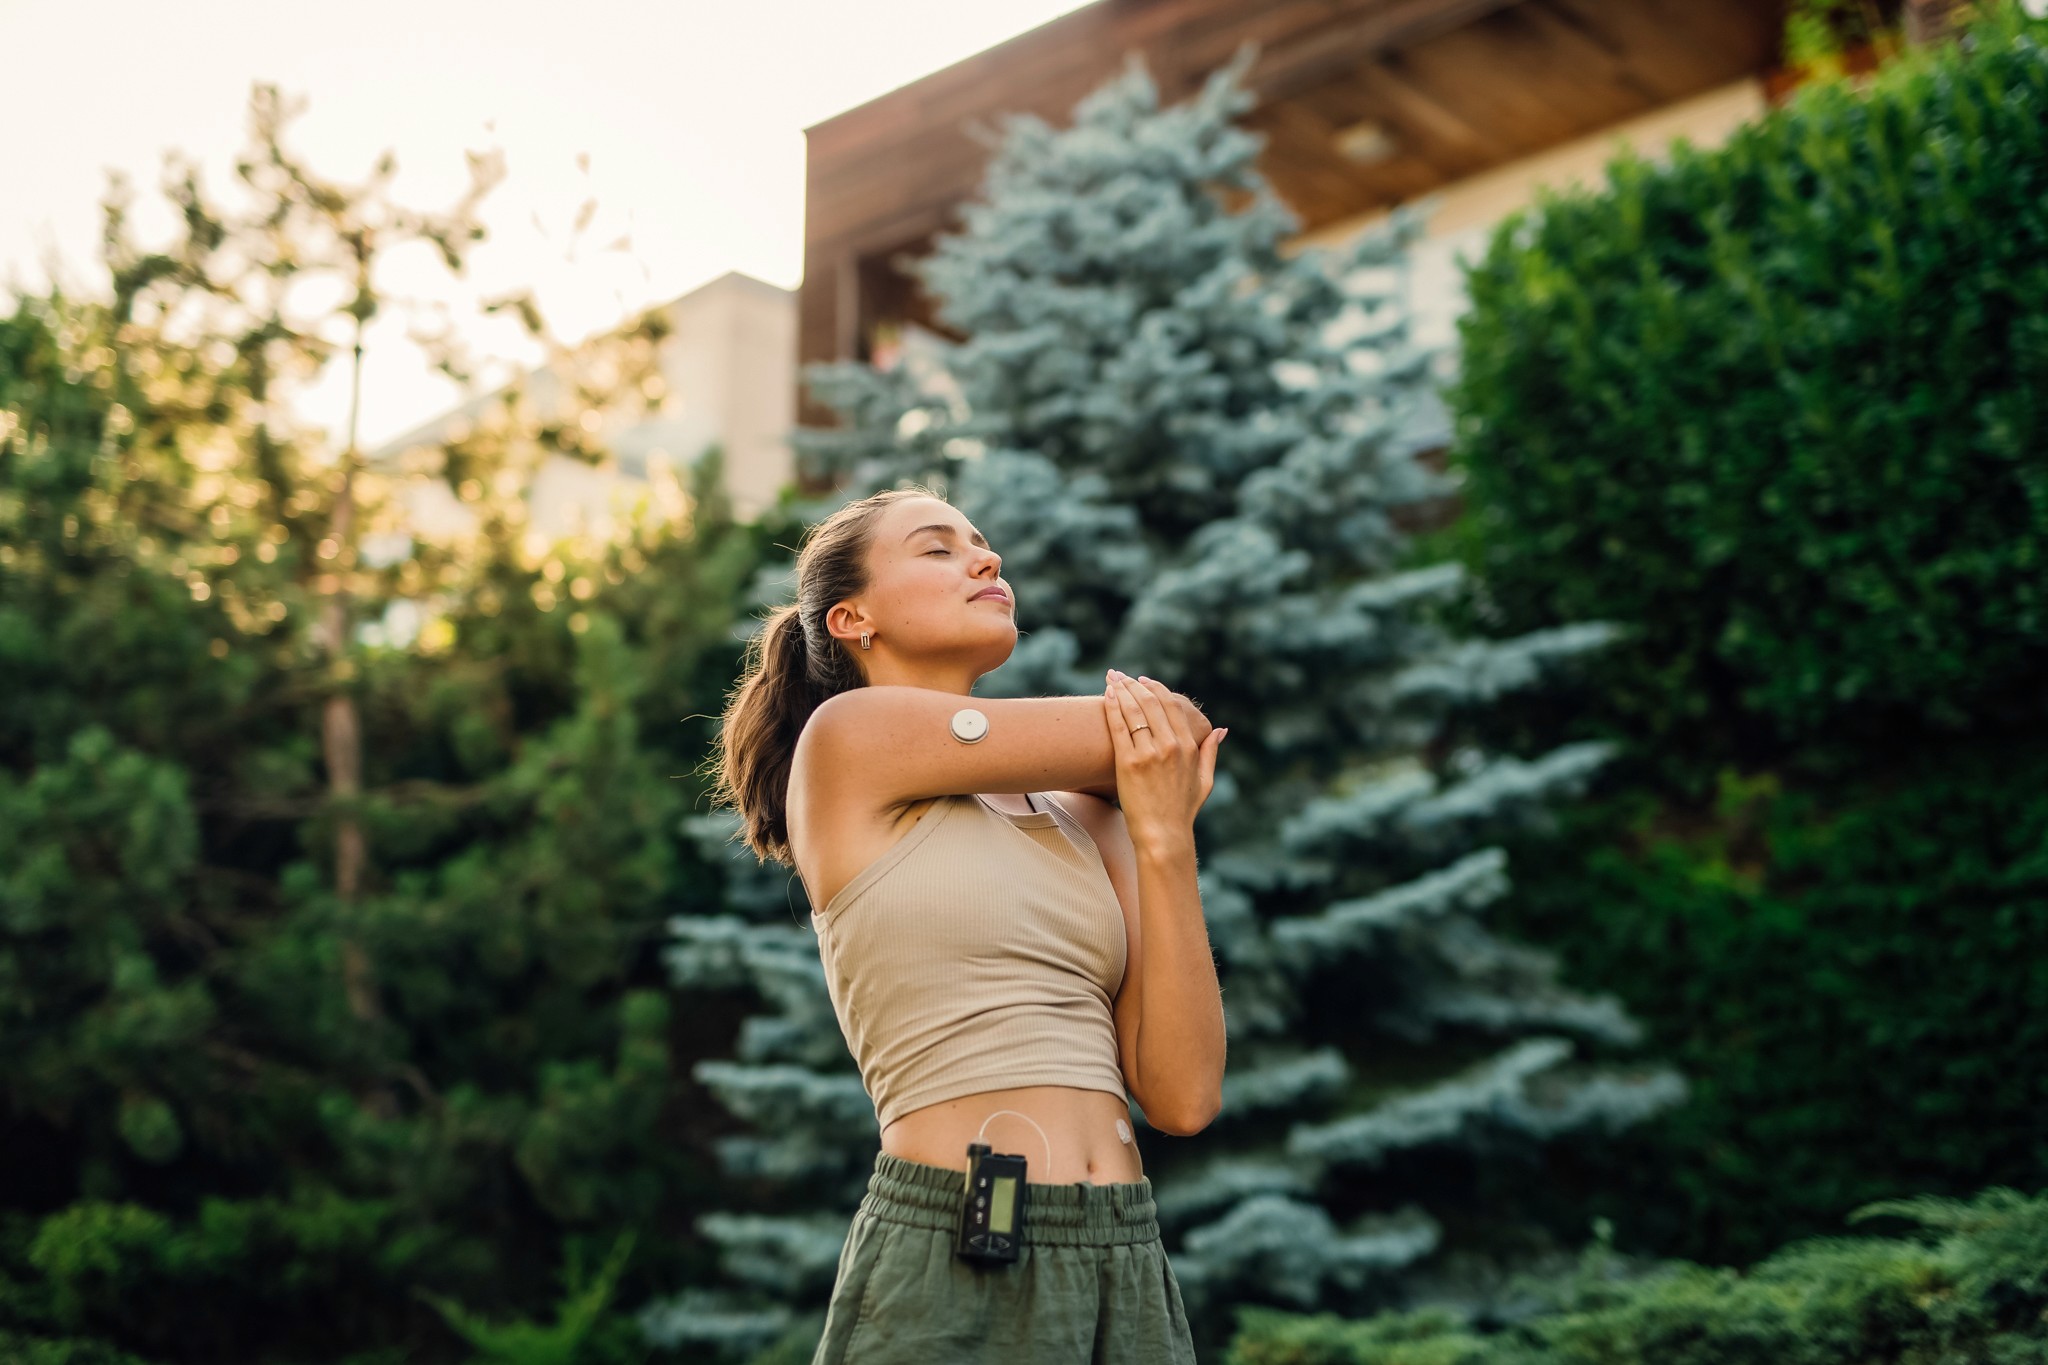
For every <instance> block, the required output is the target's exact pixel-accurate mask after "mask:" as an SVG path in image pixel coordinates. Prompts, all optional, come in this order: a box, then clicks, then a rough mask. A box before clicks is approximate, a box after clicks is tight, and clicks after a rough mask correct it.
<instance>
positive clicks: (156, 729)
mask: <svg viewBox="0 0 2048 1365" xmlns="http://www.w3.org/2000/svg"><path fill="white" fill-rule="evenodd" d="M2044 40H2048V3H2040V2H2039V0H1979V2H1978V3H1974V4H1971V3H1961V2H1959V0H1323V2H1320V3H1314V4H1309V3H1270V2H1269V3H1252V2H1251V0H1093V2H1092V3H1087V4H1080V5H1073V4H1063V3H1058V2H1057V0H1045V2H1042V3H1035V4H1034V3H1027V2H1026V0H991V2H990V3H985V4H980V5H975V6H941V5H937V4H927V3H922V0H918V2H916V3H912V2H910V0H905V2H904V3H892V4H888V5H870V6H823V5H813V4H806V3H795V0H780V2H779V3H769V4H761V5H756V6H753V7H751V8H748V7H732V6H727V7H722V8H713V7H707V6H702V5H698V4H694V3H688V4H681V5H673V6H667V7H645V6H639V7H634V6H625V5H617V4H602V3H601V4H598V5H586V6H582V7H578V8H576V9H575V10H573V11H563V10H560V9H559V8H556V9H547V10H542V9H536V8H523V7H506V6H496V7H483V6H474V5H467V4H457V3H452V2H450V0H426V3H420V4H414V5H409V6H403V7H401V6H397V5H391V4H387V3H383V0H368V2H367V3H364V4H361V5H358V6H355V7H353V8H351V9H349V10H347V11H345V12H330V11H317V12H316V11H312V10H308V9H304V8H302V7H299V6H291V5H286V6H276V5H270V6H255V5H247V4H241V3H221V4H216V5H211V6H208V7H207V8H206V10H205V12H204V13H203V15H202V14H170V13H167V12H164V11H162V10H160V9H153V8H147V7H139V6H132V5H130V6H120V5H116V6H114V7H112V8H111V9H109V8H105V7H102V8H100V9H97V10H93V9H80V8H78V7H75V6H73V7H66V6H57V5H52V4H35V3H12V4H5V5H0V52H4V53H5V54H6V56H7V57H8V58H9V61H8V62H7V69H8V71H9V73H10V74H9V77H8V94H9V96H10V99H9V108H10V113H9V115H8V116H7V133H6V135H5V136H4V137H0V185H4V186H5V190H6V192H5V193H4V195H0V280H4V281H5V289H4V291H0V1360H9V1361H12V1360H20V1361H24V1362H36V1363H37V1365H87V1363H88V1362H90V1363H91V1365H101V1363H103V1362H104V1363H107V1365H115V1363H119V1365H142V1363H147V1365H172V1363H173V1362H180V1363H182V1362H200V1361H204V1362H226V1361H233V1362H250V1363H251V1365H256V1363H259V1362H260V1363H261V1365H271V1363H273V1362H276V1363H278V1365H283V1363H284V1362H294V1363H302V1362H303V1363H306V1365H311V1363H312V1362H322V1363H325V1362H346V1363H347V1365H373V1363H375V1365H382V1363H383V1362H413V1361H418V1362H471V1361H475V1362H485V1361H488V1362H505V1363H506V1365H511V1363H512V1362H533V1363H536V1365H537V1363H538V1362H560V1363H562V1365H570V1363H572V1362H573V1363H576V1365H597V1363H599V1362H603V1363H606V1365H609V1362H623V1361H635V1362H640V1361H671V1360H673V1361H693V1362H694V1361H708V1362H718V1363H719V1365H771V1362H797V1361H805V1360H808V1359H810V1356H811V1353H812V1351H813V1349H814V1348H815V1346H816V1344H817V1341H818V1337H819V1333H820V1330H821V1328H822V1325H823V1319H824V1312H825V1304H826V1302H827V1300H828V1298H829V1295H830V1291H831V1287H832V1283H833V1277H834V1273H835V1270H836V1265H837V1259H838V1256H839V1253H840V1250H841V1248H842V1246H843V1244H844V1239H845V1235H846V1232H847V1228H848V1224H849V1221H850V1219H851V1218H852V1215H853V1212H854V1208H855V1206H856V1205H857V1203H858V1202H859V1198H860V1194H861V1192H862V1189H863V1188H864V1185H865V1182H866V1180H867V1176H868V1173H869V1170H870V1169H871V1164H872V1157H873V1153H874V1150H875V1148H876V1145H877V1136H878V1135H877V1131H876V1116H875V1112H874V1108H873V1106H872V1104H871V1102H870V1101H869V1098H868V1096H867V1094H866V1092H865V1091H864V1089H863V1088H862V1085H861V1082H860V1077H859V1075H858V1073H857V1071H856V1070H855V1069H854V1066H853V1063H852V1059H851V1057H850V1055H849V1054H848V1052H847V1048H846V1045H845V1041H844V1038H843V1036H842V1034H841V1033H840V1031H839V1027H838V1024H837V1021H836V1019H835V1017H834V1015H833V1012H832V1008H831V1003H830V1000H829V998H828V995H827V992H826V989H825V980H824V975H823V969H822V966H821V964H820V961H819V955H818V945H817V940H816V936H815V934H814V932H813V931H812V929H811V928H810V925H809V922H808V916H807V915H806V913H805V911H806V909H807V907H806V906H805V905H804V904H803V891H802V887H801V884H800V883H799V882H798V881H797V879H796V877H795V876H794V874H793V871H792V870H791V869H790V868H788V867H786V866H783V865H781V864H777V863H773V862H766V863H764V862H761V861H760V860H758V859H756V858H755V857H754V855H753V854H752V853H751V852H749V851H748V850H747V849H746V848H745V847H744V846H743V845H742V844H741V843H740V842H739V839H738V833H737V831H738V820H737V818H736V816H735V814H734V812H732V811H731V810H729V809H725V808H721V807H718V806H716V805H714V803H713V802H712V801H711V800H710V797H709V795H708V793H709V790H710V787H711V782H712V775H711V772H710V767H709V763H710V758H711V755H712V754H713V752H714V747H715V744H716V741H717V738H718V731H719V719H720V716H721V714H722V711H723V708H724V706H725V704H726V702H727V700H728V697H729V695H730V694H731V691H732V689H733V687H734V686H735V684H736V682H737V680H738V679H739V678H740V677H741V675H742V673H743V670H744V668H745V667H746V663H747V658H748V651H749V649H750V647H751V645H752V644H753V643H754V637H755V633H756V631H757V630H758V628H759V625H760V621H761V618H762V617H763V616H764V615H765V614H766V612H767V611H768V610H770V609H771V608H773V607H775V606H778V605H781V604H783V603H786V602H787V601H789V600H790V595H791V592H792V591H793V586H794V584H793V578H792V569H793V551H794V548H795V547H796V546H797V545H799V544H800V543H801V538H802V536H803V535H804V532H805V529H806V528H807V527H808V526H810V525H812V524H814V523H816V522H817V521H819V520H821V519H822V518H824V517H825V516H827V515H829V514H830V513H831V511H832V510H833V509H834V508H836V507H837V506H839V505H840V504H842V503H843V502H845V501H847V500H849V499H852V498H856V497H860V496H863V495H865V494H867V493H869V492H872V491H874V490H877V489H881V488H888V487H901V486H911V485H917V486H922V487H927V488H931V489H933V490H935V491H938V492H940V493H942V494H943V495H944V496H946V497H947V498H948V499H949V500H951V501H952V502H953V503H954V504H955V505H956V506H958V507H959V508H960V509H961V510H962V511H963V512H964V513H965V514H966V515H967V516H968V517H969V518H970V519H972V520H973V521H974V523H975V524H976V525H977V526H979V527H980V528H981V529H982V530H983V531H984V532H985V533H986V534H987V535H988V536H989V538H990V541H991V543H992V544H993V545H994V546H995V548H996V549H997V550H999V551H1000V552H1001V553H1002V554H1003V555H1004V561H1005V565H1004V568H1005V576H1006V577H1007V578H1008V579H1010V580H1011V581H1012V582H1015V583H1016V584H1017V585H1018V597H1019V612H1018V621H1019V626H1020V636H1019V643H1018V648H1017V650H1016V652H1015V654H1014V655H1013V657H1012V658H1011V660H1010V662H1009V663H1007V664H1006V665H1005V666H1004V667H1003V668H1002V669H1000V670H998V671H997V672H995V673H993V674H991V675H989V676H988V677H987V678H985V679H983V680H982V682H981V684H980V686H979V689H978V690H979V691H980V692H981V694H983V695H990V696H998V695H1002V696H1025V695H1043V694H1051V693H1080V692H1089V691H1091V690H1092V689H1099V687H1100V685H1101V678H1102V670H1103V668H1104V667H1105V666H1111V665H1113V666H1115V667H1118V668H1122V669H1124V670H1126V671H1128V672H1132V673H1137V672H1140V671H1142V672H1146V673H1149V674H1150V675H1152V676H1155V677H1159V678H1161V679H1164V680H1166V681H1167V682H1169V684H1170V685H1172V686H1174V687H1175V689H1176V690H1178V691H1182V692H1184V693H1187V694H1189V695H1191V696H1194V697H1196V698H1197V699H1198V700H1199V701H1200V702H1201V704H1202V705H1203V707H1204V710H1205V711H1206V712H1207V713H1208V714H1209V715H1210V716H1211V717H1212V719H1215V720H1216V721H1217V723H1219V724H1229V725H1230V726H1231V727H1232V737H1233V740H1234V743H1233V744H1232V745H1231V746H1230V750H1229V752H1227V753H1225V754H1223V755H1222V756H1221V758H1220V760H1219V767H1218V774H1217V785H1216V790H1215V792H1214V794H1213V796H1212V799H1211V801H1210V802H1209V804H1208V805H1207V806H1206V807H1205V808H1204V810H1203V812H1202V814H1201V816H1200V817H1199V819H1198V822H1197V837H1198V843H1199V846H1200V849H1201V884H1202V891H1203V911H1204V915H1205V918H1206V920H1207V922H1208V928H1209V935H1210V939H1211V943H1212V947H1213V949H1214V950H1215V954H1216V958H1217V963H1218V970H1219V976H1220V978H1221V980H1222V982H1223V986H1224V1003H1225V1010H1226V1016H1227V1020H1228V1025H1229V1031H1230V1068H1229V1075H1228V1077H1227V1079H1226V1084H1225V1102H1224V1107H1223V1110H1222V1112H1221V1113H1220V1114H1219V1116H1218V1117H1217V1119H1216V1120H1215V1121H1214V1122H1213V1123H1211V1124H1210V1125H1209V1126H1208V1127H1207V1128H1205V1129H1204V1130H1203V1131H1202V1132H1200V1133H1196V1134H1193V1135H1189V1136H1174V1135H1169V1134H1166V1133H1162V1132H1159V1131H1156V1130H1153V1129H1151V1128H1150V1127H1149V1126H1147V1125H1145V1124H1144V1123H1143V1114H1142V1111H1141V1110H1140V1109H1139V1108H1138V1107H1137V1106H1136V1105H1133V1107H1132V1119H1133V1123H1134V1124H1135V1125H1137V1127H1138V1130H1139V1133H1140V1140H1141V1142H1142V1143H1143V1144H1144V1150H1145V1154H1146V1155H1145V1159H1146V1167H1147V1174H1148V1176H1150V1178H1151V1179H1152V1180H1153V1182H1154V1184H1155V1188H1156V1191H1157V1194H1158V1198H1159V1204H1160V1218H1161V1223H1162V1228H1163V1231H1164V1235H1165V1239H1166V1246H1167V1250H1168V1254H1169V1256H1170V1257H1171V1259H1172V1262H1173V1264H1174V1267H1175V1271H1176V1275H1177V1276H1178V1277H1179V1279H1180V1282H1181V1284H1182V1287H1183V1290H1184V1292H1185V1294H1186V1298H1187V1305H1188V1309H1189V1314H1190V1317H1191V1319H1192V1320H1193V1322H1194V1326H1195V1331H1196V1340H1197V1343H1198V1347H1199V1349H1200V1351H1201V1357H1202V1358H1203V1359H1204V1360H1212V1359H1213V1360H1218V1361H1226V1360H1227V1361H1231V1362H1236V1363H1237V1365H1253V1362H1257V1363H1258V1365H1268V1363H1275V1362H1326V1361H1327V1362H1338V1361H1345V1362H1351V1361H1356V1362H1378V1363H1383V1365H1445V1363H1447V1362H1461V1363H1462V1362H1488V1363H1489V1365H1491V1363H1493V1362H1513V1363H1515V1365H1521V1363H1523V1362H1528V1363H1529V1365H1536V1363H1537V1362H1541V1363H1542V1365H1552V1363H1553V1362H1554V1363H1555V1365H1564V1362H1568V1361H1569V1362H1585V1361H1596V1360H1597V1361H1605V1362H1618V1363H1619V1362H1628V1363H1632V1362H1637V1361H1641V1362H1645V1363H1646V1365H1647V1363H1648V1362H1655V1363H1656V1365H1671V1363H1672V1362H1678V1363H1679V1365H1685V1363H1686V1362H1695V1361H1696V1362H1761V1361H1770V1362H1809V1361H1811V1362H1842V1365H1850V1362H1858V1363H1859V1365H1860V1363H1861V1362H1871V1361H1898V1362H1907V1361H1913V1362H1937V1361H1939V1362H1949V1361H1956V1362H1962V1361H1970V1362H1976V1361H1987V1362H1988V1361H2010V1362H2021V1361H2032V1360H2048V1062H2044V1060H2043V1058H2044V1057H2048V705H2044V702H2048V681H2044V680H2048V568H2044V565H2048V411H2044V409H2048V327H2044V324H2043V318H2044V317H2048V270H2044V268H2043V265H2042V262H2043V261H2044V260H2048V119H2044V110H2048V46H2044Z"/></svg>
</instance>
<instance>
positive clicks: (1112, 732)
mask: <svg viewBox="0 0 2048 1365" xmlns="http://www.w3.org/2000/svg"><path fill="white" fill-rule="evenodd" d="M1102 709H1103V710H1104V711H1105V712H1106V713H1107V714H1108V716H1109V742H1110V745H1111V747H1112V748H1113V749H1114V750H1115V751H1116V752H1117V753H1119V754H1121V753H1123V752H1124V750H1126V749H1128V748H1129V747H1130V744H1131V739H1132V736H1131V725H1130V721H1129V720H1128V719H1127V718H1126V717H1125V715H1124V702H1123V688H1122V686H1121V685H1119V684H1118V682H1117V680H1116V679H1115V678H1111V679H1110V680H1109V681H1108V682H1107V683H1105V684H1104V685H1103V688H1102Z"/></svg>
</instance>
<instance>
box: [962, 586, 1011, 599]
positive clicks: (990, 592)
mask: <svg viewBox="0 0 2048 1365" xmlns="http://www.w3.org/2000/svg"><path fill="white" fill-rule="evenodd" d="M984 597H1000V598H1001V599H1002V600H1003V601H1005V602H1007V601H1009V600H1010V594H1008V593H1006V592H1004V591H1003V590H1002V589H1001V588H983V589H982V590H981V591H980V592H978V593H976V594H974V596H972V597H970V598H968V599H967V600H968V601H970V602H979V601H980V600H981V599H982V598H984Z"/></svg>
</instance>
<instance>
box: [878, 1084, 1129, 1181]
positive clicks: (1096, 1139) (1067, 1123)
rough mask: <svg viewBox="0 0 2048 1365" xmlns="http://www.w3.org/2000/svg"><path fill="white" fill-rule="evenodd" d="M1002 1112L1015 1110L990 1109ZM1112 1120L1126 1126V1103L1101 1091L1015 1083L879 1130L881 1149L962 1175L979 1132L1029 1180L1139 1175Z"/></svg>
mask: <svg viewBox="0 0 2048 1365" xmlns="http://www.w3.org/2000/svg"><path fill="white" fill-rule="evenodd" d="M1004 1109H1009V1110H1015V1111H1016V1113H998V1112H997V1111H998V1110H1004ZM1018 1114H1023V1115H1025V1116H1027V1117H1028V1118H1030V1119H1031V1120H1032V1122H1033V1123H1036V1124H1037V1125H1038V1127H1037V1128H1033V1127H1032V1126H1031V1124H1030V1123H1026V1122H1025V1121H1024V1120H1023V1119H1021V1118H1019V1117H1017V1115H1018ZM984 1119H986V1120H987V1126H986V1127H983V1122H982V1121H983V1120H984ZM1119 1119H1121V1120H1123V1122H1124V1124H1125V1126H1126V1127H1129V1126H1130V1104H1129V1102H1128V1101H1126V1100H1123V1099H1121V1098H1119V1097H1118V1096H1115V1095H1112V1094H1110V1093H1109V1092H1108V1091H1107V1090H1084V1089H1081V1088H1080V1087H1078V1086H1071V1085H1020V1086H1013V1087H1011V1088H1009V1089H1006V1090H984V1091H981V1092H979V1093H978V1094H973V1095H961V1096H959V1097H957V1098H955V1099H950V1100H942V1101H940V1102H939V1103H937V1104H928V1105H926V1106H925V1107H924V1108H922V1109H913V1110H912V1111H911V1112H909V1113H908V1114H904V1115H902V1116H900V1117H899V1118H897V1120H896V1121H895V1122H894V1123H891V1124H890V1125H889V1126H888V1127H886V1128H884V1129H883V1130H882V1150H883V1151H885V1152H887V1153H889V1154H890V1155H891V1156H900V1157H902V1158H903V1159H904V1160H905V1161H922V1162H924V1163H925V1164H927V1165H930V1166H945V1167H948V1168H950V1169H952V1170H956V1171H963V1172H964V1171H965V1170H966V1169H967V1144H968V1143H970V1142H974V1141H976V1140H977V1139H976V1137H975V1134H976V1133H980V1134H981V1137H980V1138H979V1141H982V1142H986V1143H987V1144H988V1145H989V1146H990V1147H991V1148H993V1149H994V1150H995V1151H998V1152H1014V1153H1018V1154H1020V1155H1022V1156H1023V1157H1024V1160H1025V1166H1024V1178H1025V1179H1026V1180H1027V1181H1029V1182H1030V1183H1032V1184H1034V1185H1071V1184H1074V1183H1075V1182H1077V1181H1082V1182H1086V1183H1088V1184H1091V1185H1117V1184H1128V1183H1134V1182H1136V1181H1138V1180H1141V1179H1143V1178H1144V1175H1145V1165H1144V1162H1143V1161H1141V1160H1140V1159H1139V1157H1138V1144H1137V1140H1136V1139H1137V1134H1136V1133H1135V1132H1133V1133H1132V1140H1131V1141H1130V1142H1125V1141H1124V1140H1123V1138H1122V1137H1121V1136H1119V1135H1118V1133H1117V1127H1116V1125H1117V1121H1118V1120H1119ZM1039 1129H1043V1130H1044V1132H1045V1136H1044V1137H1043V1138H1041V1137H1040V1136H1039ZM1048 1147H1050V1148H1051V1153H1050V1158H1049V1159H1048V1155H1047V1150H1046V1149H1047V1148H1048Z"/></svg>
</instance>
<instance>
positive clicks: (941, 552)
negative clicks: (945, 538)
mask: <svg viewBox="0 0 2048 1365" xmlns="http://www.w3.org/2000/svg"><path fill="white" fill-rule="evenodd" d="M925 553H926V554H928V555H949V554H951V553H953V552H952V551H951V550H926V551H925Z"/></svg>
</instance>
